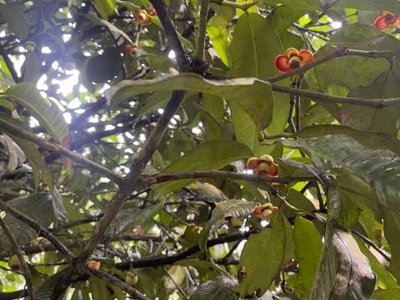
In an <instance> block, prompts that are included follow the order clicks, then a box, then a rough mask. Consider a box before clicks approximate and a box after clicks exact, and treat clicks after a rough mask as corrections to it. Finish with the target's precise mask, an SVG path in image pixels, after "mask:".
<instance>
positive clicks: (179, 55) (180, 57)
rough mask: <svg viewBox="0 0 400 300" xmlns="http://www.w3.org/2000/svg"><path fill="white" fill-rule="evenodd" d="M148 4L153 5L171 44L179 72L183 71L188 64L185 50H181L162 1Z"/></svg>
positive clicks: (181, 47) (151, 0) (180, 44)
mask: <svg viewBox="0 0 400 300" xmlns="http://www.w3.org/2000/svg"><path fill="white" fill-rule="evenodd" d="M150 3H151V4H153V6H154V8H155V9H156V11H157V15H158V17H159V18H160V21H161V24H162V26H163V28H164V31H165V33H166V34H167V37H168V40H169V43H170V44H171V48H172V50H173V51H174V52H175V55H176V60H177V62H178V65H179V68H180V69H181V70H183V69H185V67H186V66H187V65H188V63H189V59H188V57H187V55H186V52H185V50H184V49H183V46H182V43H181V42H180V40H179V37H178V33H177V32H176V30H175V27H174V25H173V23H172V21H171V19H170V18H169V16H168V11H167V7H166V6H165V3H164V2H163V1H162V0H150Z"/></svg>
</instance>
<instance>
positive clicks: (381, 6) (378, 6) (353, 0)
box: [333, 0, 400, 14]
mask: <svg viewBox="0 0 400 300" xmlns="http://www.w3.org/2000/svg"><path fill="white" fill-rule="evenodd" d="M348 7H350V8H357V9H361V10H370V11H376V10H388V11H390V12H393V13H398V14H399V13H400V7H399V2H398V1H396V0H368V1H363V0H340V1H338V2H337V4H336V5H335V6H334V7H333V8H348Z"/></svg>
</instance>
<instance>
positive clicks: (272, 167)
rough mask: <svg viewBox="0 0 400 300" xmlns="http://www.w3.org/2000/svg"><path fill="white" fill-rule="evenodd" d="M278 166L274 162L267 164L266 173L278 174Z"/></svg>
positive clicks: (270, 174)
mask: <svg viewBox="0 0 400 300" xmlns="http://www.w3.org/2000/svg"><path fill="white" fill-rule="evenodd" d="M278 172H279V170H278V166H277V165H276V164H275V163H271V164H269V170H268V175H269V176H273V177H275V176H278Z"/></svg>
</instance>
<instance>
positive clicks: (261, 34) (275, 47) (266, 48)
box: [229, 13, 284, 78]
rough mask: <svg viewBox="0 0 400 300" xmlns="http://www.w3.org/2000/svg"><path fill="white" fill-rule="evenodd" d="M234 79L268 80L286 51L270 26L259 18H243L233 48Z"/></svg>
mask: <svg viewBox="0 0 400 300" xmlns="http://www.w3.org/2000/svg"><path fill="white" fill-rule="evenodd" d="M229 49H230V52H231V55H232V69H231V71H230V74H231V75H232V76H234V77H258V78H266V77H268V76H272V75H274V74H276V73H277V70H276V69H275V66H274V59H275V57H276V56H277V55H278V54H280V53H282V52H283V51H284V49H283V47H282V46H281V44H280V41H279V38H278V36H277V35H276V33H275V31H274V29H273V28H272V26H271V24H270V23H269V22H268V21H267V20H266V19H265V18H263V17H262V16H261V15H259V14H255V13H244V14H242V15H241V16H240V18H239V20H238V23H237V24H236V26H235V31H234V33H233V35H232V43H231V45H230V48H229Z"/></svg>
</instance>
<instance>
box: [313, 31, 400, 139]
mask: <svg viewBox="0 0 400 300" xmlns="http://www.w3.org/2000/svg"><path fill="white" fill-rule="evenodd" d="M332 46H333V47H336V46H345V47H350V48H353V49H360V50H371V51H381V50H382V51H390V50H398V49H400V42H399V41H398V40H397V39H396V38H394V37H392V36H391V35H387V34H384V33H382V32H379V31H377V30H376V29H374V28H373V27H372V26H367V25H360V24H354V25H350V26H345V27H344V28H343V29H342V30H340V31H339V32H338V33H337V34H335V35H334V36H333V37H332V39H331V42H330V44H329V45H328V46H327V47H325V49H324V50H322V51H320V52H319V55H321V56H324V55H325V54H326V53H327V52H328V51H330V50H331V48H332ZM398 73H399V65H398V62H397V59H394V60H393V63H392V64H390V62H389V61H388V60H387V59H385V58H377V59H373V58H368V57H360V56H345V57H340V58H337V59H334V60H331V61H329V62H326V63H324V64H320V65H319V66H317V67H316V68H315V75H316V78H317V81H318V86H317V88H318V89H319V90H322V91H324V92H327V93H337V92H338V91H339V90H340V91H341V94H339V95H343V96H350V97H360V98H391V97H397V96H399V92H398V89H397V83H398V81H399V76H398ZM378 74H380V75H379V76H378V77H376V76H377V75H378ZM346 91H348V92H349V93H347V92H346ZM399 117H400V109H398V108H384V109H376V108H369V107H359V106H354V105H346V104H344V105H343V106H342V108H341V112H340V121H341V123H342V124H346V125H350V126H352V127H355V128H359V129H369V130H374V131H380V132H383V133H388V134H391V135H395V134H396V133H397V126H396V122H397V120H398V119H399Z"/></svg>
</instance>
